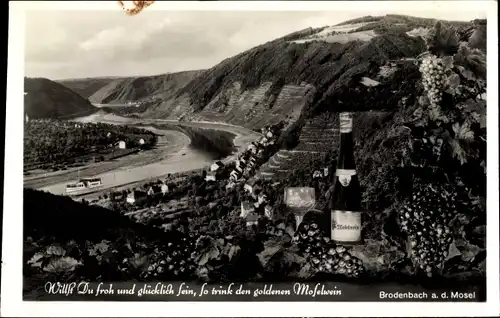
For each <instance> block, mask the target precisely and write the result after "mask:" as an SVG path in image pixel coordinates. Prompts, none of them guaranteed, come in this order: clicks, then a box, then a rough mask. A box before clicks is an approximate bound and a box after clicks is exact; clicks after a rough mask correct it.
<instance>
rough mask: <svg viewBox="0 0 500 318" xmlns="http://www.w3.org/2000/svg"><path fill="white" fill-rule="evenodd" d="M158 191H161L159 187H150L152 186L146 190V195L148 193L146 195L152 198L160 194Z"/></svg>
mask: <svg viewBox="0 0 500 318" xmlns="http://www.w3.org/2000/svg"><path fill="white" fill-rule="evenodd" d="M160 191H161V188H160V187H159V186H156V185H152V186H150V187H149V188H148V192H147V193H148V195H150V196H153V195H155V194H157V193H160Z"/></svg>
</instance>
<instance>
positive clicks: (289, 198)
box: [285, 187, 316, 229]
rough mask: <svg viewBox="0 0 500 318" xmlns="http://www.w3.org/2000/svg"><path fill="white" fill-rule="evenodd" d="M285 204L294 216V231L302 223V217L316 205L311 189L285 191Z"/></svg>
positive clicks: (299, 188) (300, 188)
mask: <svg viewBox="0 0 500 318" xmlns="http://www.w3.org/2000/svg"><path fill="white" fill-rule="evenodd" d="M285 204H286V206H287V207H288V208H289V209H290V211H291V212H292V213H293V214H294V215H295V221H296V224H295V226H296V229H298V227H299V225H300V224H301V223H302V220H303V219H304V215H306V213H307V212H308V211H310V210H311V209H312V208H314V206H315V205H316V192H315V190H314V188H312V187H296V188H287V189H285Z"/></svg>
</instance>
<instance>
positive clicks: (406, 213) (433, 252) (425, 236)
mask: <svg viewBox="0 0 500 318" xmlns="http://www.w3.org/2000/svg"><path fill="white" fill-rule="evenodd" d="M457 196H458V193H457V191H455V190H450V189H448V188H446V187H444V186H442V185H428V184H427V185H423V184H417V185H416V186H415V189H414V195H413V197H412V198H411V200H409V201H408V202H407V203H406V204H405V205H404V206H403V208H402V210H401V211H400V214H399V220H400V224H401V228H402V229H403V231H405V232H406V233H407V234H408V238H409V241H410V242H409V243H410V245H411V247H412V258H413V260H414V261H415V263H416V265H417V267H419V268H421V269H422V270H424V271H425V272H426V274H427V276H432V273H433V272H434V271H435V270H436V269H437V268H439V267H440V266H441V265H442V264H443V262H444V260H445V259H446V257H447V256H448V253H447V252H448V249H449V246H450V244H451V242H452V241H453V237H452V234H451V230H450V225H449V224H450V221H451V220H452V219H453V218H454V217H455V215H456V213H457V208H458V207H457V204H456V198H457Z"/></svg>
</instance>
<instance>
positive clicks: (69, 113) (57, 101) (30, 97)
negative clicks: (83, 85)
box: [24, 77, 98, 119]
mask: <svg viewBox="0 0 500 318" xmlns="http://www.w3.org/2000/svg"><path fill="white" fill-rule="evenodd" d="M24 92H25V93H28V94H27V95H25V96H24V109H25V112H26V113H27V114H28V116H29V117H30V118H60V119H69V118H72V117H78V116H85V115H89V114H92V113H93V112H95V111H97V110H98V109H97V108H96V107H94V106H92V104H91V103H90V102H89V101H88V100H87V99H85V98H83V97H82V96H80V95H79V94H77V93H75V92H74V91H72V90H71V89H69V88H67V87H66V86H64V85H61V84H59V83H57V82H54V81H51V80H49V79H46V78H26V77H25V78H24Z"/></svg>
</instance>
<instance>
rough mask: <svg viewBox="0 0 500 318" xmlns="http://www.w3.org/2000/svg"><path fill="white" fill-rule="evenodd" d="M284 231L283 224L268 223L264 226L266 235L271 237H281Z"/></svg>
mask: <svg viewBox="0 0 500 318" xmlns="http://www.w3.org/2000/svg"><path fill="white" fill-rule="evenodd" d="M285 229H286V226H285V224H284V223H279V224H273V223H269V224H267V226H266V234H267V235H268V236H271V237H281V236H283V235H284V234H285V233H286V231H285Z"/></svg>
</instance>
